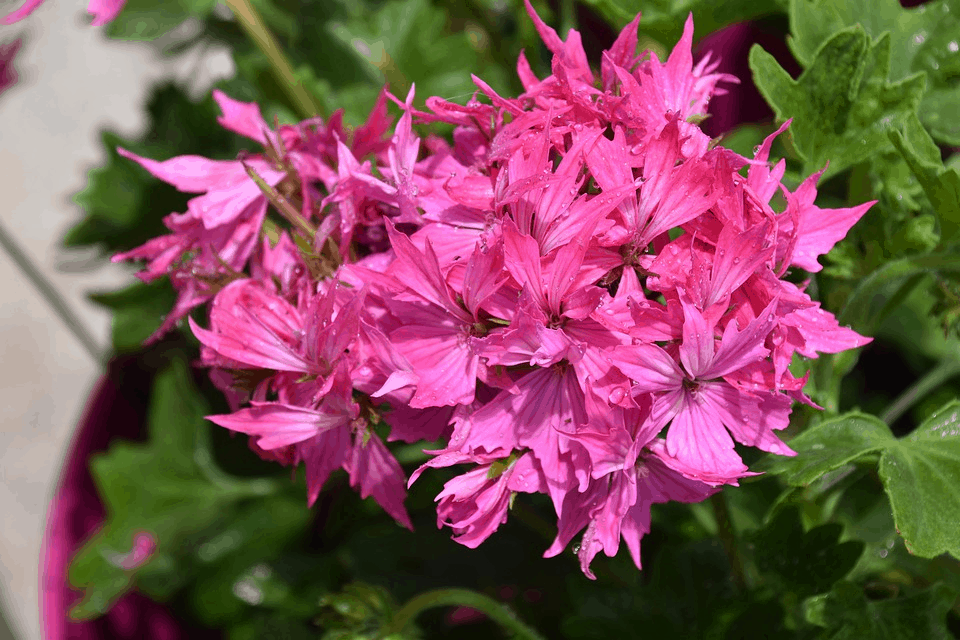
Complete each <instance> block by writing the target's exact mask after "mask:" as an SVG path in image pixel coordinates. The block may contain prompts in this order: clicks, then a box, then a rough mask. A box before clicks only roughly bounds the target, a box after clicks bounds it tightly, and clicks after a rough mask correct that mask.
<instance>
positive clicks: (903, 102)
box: [750, 26, 925, 176]
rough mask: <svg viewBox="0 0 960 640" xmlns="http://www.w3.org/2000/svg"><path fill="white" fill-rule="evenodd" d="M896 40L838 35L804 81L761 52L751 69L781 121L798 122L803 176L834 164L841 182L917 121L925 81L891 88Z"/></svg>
mask: <svg viewBox="0 0 960 640" xmlns="http://www.w3.org/2000/svg"><path fill="white" fill-rule="evenodd" d="M889 66H890V37H889V36H888V35H886V34H885V35H882V36H880V38H879V39H877V40H875V41H871V40H870V38H869V37H868V36H867V35H866V33H865V32H864V31H863V29H862V28H861V27H859V26H857V27H851V28H848V29H844V30H842V31H839V32H837V33H836V34H835V35H834V36H832V37H831V38H830V39H829V40H828V41H827V42H825V43H824V44H823V46H821V47H820V48H819V49H818V50H817V54H816V57H815V58H814V59H813V61H812V62H811V64H810V66H809V67H808V68H807V69H806V71H804V72H803V73H802V74H801V75H800V77H799V78H798V79H797V80H794V79H793V78H791V77H790V74H788V73H787V72H786V71H785V70H784V69H783V67H781V66H780V65H779V64H778V63H777V61H776V60H775V59H774V58H773V56H772V55H770V54H769V53H767V52H766V51H764V50H763V49H762V48H761V47H759V46H758V45H754V46H753V48H751V50H750V68H751V69H752V70H753V74H754V80H755V81H756V83H757V87H758V88H759V89H760V93H762V94H763V96H764V97H765V98H766V100H767V102H768V103H769V104H770V105H771V106H772V107H773V109H774V111H775V112H776V114H777V118H778V119H780V120H786V119H788V118H793V126H791V127H790V130H789V135H790V139H791V140H792V141H793V143H794V146H795V147H796V150H797V152H798V153H799V154H800V156H801V157H802V158H803V160H804V173H813V172H814V171H818V170H820V169H822V168H823V167H824V166H826V165H827V163H828V162H829V167H828V168H827V170H826V172H825V175H826V176H830V175H835V174H837V173H839V172H841V171H843V170H844V169H847V168H849V167H852V166H854V165H856V164H858V163H860V162H863V161H864V160H867V159H869V158H870V157H872V156H873V155H875V154H877V153H878V152H882V151H885V150H887V149H889V148H890V147H891V143H890V141H889V139H888V138H887V131H888V130H890V129H892V128H894V127H898V126H900V125H902V124H903V123H904V122H905V121H906V120H907V119H909V118H913V117H915V114H916V111H917V106H918V105H919V103H920V98H921V97H922V95H923V89H924V86H925V85H924V82H925V81H924V76H923V74H915V75H912V76H910V77H909V78H905V79H903V80H900V81H897V82H895V83H889V82H888V81H887V75H888V70H889Z"/></svg>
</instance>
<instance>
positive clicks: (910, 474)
mask: <svg viewBox="0 0 960 640" xmlns="http://www.w3.org/2000/svg"><path fill="white" fill-rule="evenodd" d="M789 444H790V447H791V448H793V449H794V450H795V451H796V452H797V456H796V457H794V458H785V457H781V456H770V457H768V458H766V459H765V460H764V461H763V462H762V464H761V465H759V466H758V468H759V469H760V470H764V471H768V472H770V473H775V474H779V475H782V476H783V478H784V480H786V481H787V482H788V483H789V484H791V485H794V486H805V485H809V484H810V483H811V482H813V481H814V480H816V479H818V478H820V477H821V476H823V475H824V474H825V473H827V472H829V471H832V470H834V469H837V468H839V467H841V466H843V465H845V464H849V463H851V462H854V461H856V460H860V459H863V458H864V457H865V456H868V455H870V454H876V453H879V454H880V462H879V473H880V479H881V480H882V481H883V486H884V489H885V490H886V492H887V495H888V496H889V498H890V504H891V507H892V509H893V518H894V523H895V525H896V528H897V530H898V531H899V532H900V534H901V535H902V536H903V538H904V542H905V543H906V545H907V548H908V549H909V550H910V552H911V553H913V554H915V555H918V556H921V557H924V558H931V557H934V556H937V555H940V554H941V553H949V554H951V555H953V556H954V557H955V558H960V526H957V523H960V401H956V400H954V401H953V402H951V403H949V404H947V405H946V406H945V407H943V408H942V409H940V410H939V411H937V412H935V413H934V414H933V415H932V416H930V418H928V419H927V420H926V421H924V423H923V424H921V425H920V426H919V427H917V428H916V429H915V430H914V431H913V432H912V433H911V434H909V435H907V436H905V437H903V438H900V439H897V438H894V437H893V434H892V433H891V432H890V429H889V428H888V427H887V426H886V425H885V424H884V423H883V422H881V421H880V420H879V419H878V418H875V417H874V416H870V415H867V414H862V413H854V414H849V415H846V416H841V417H839V418H835V419H833V420H828V421H826V422H824V423H823V424H820V425H817V426H815V427H813V428H811V429H808V430H807V431H804V432H803V433H802V434H800V435H799V436H797V437H796V438H794V439H793V440H791V441H790V443H789Z"/></svg>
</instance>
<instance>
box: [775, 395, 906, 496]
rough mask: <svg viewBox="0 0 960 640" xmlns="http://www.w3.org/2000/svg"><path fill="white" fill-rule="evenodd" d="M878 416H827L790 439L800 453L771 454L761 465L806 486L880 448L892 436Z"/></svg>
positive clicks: (793, 446) (797, 484) (790, 481)
mask: <svg viewBox="0 0 960 640" xmlns="http://www.w3.org/2000/svg"><path fill="white" fill-rule="evenodd" d="M892 438H893V435H892V434H891V433H890V429H889V427H887V425H885V424H884V423H883V422H881V421H880V420H879V419H878V418H876V417H874V416H871V415H867V414H865V413H853V414H847V415H845V416H842V417H839V418H834V419H833V420H827V421H826V422H823V423H821V424H819V425H817V426H816V427H813V428H811V429H807V430H806V431H804V432H803V433H801V434H800V435H798V436H797V437H796V438H794V439H793V440H791V441H790V447H791V448H792V449H793V450H794V451H796V452H797V454H798V455H797V456H795V457H792V458H789V457H785V456H768V457H767V458H764V464H763V465H762V466H760V467H759V468H761V469H763V470H765V471H770V472H771V473H776V474H779V475H782V476H783V477H784V480H786V481H787V482H788V483H789V484H791V485H793V486H795V487H801V486H807V485H809V484H810V483H812V482H813V481H814V480H816V479H817V478H819V477H820V476H822V475H823V474H825V473H827V472H829V471H833V470H834V469H838V468H839V467H842V466H844V465H846V464H849V463H851V462H854V461H856V460H858V459H859V458H862V457H863V456H865V455H867V454H869V453H873V452H876V451H880V450H881V449H882V448H883V447H884V446H885V445H886V444H887V443H888V442H889V441H890V440H891V439H892Z"/></svg>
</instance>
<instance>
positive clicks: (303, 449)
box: [296, 426, 351, 507]
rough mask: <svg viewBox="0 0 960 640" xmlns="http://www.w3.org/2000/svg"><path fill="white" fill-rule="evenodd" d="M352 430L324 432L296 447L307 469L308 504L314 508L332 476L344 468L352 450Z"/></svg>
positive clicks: (341, 429)
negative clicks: (348, 454)
mask: <svg viewBox="0 0 960 640" xmlns="http://www.w3.org/2000/svg"><path fill="white" fill-rule="evenodd" d="M350 438H351V436H350V429H349V428H347V427H346V426H344V427H341V428H339V429H330V430H329V431H324V432H322V433H320V434H319V435H317V436H314V437H313V438H311V439H309V440H305V441H303V442H301V443H300V444H298V445H296V447H297V452H298V454H299V456H300V458H301V459H302V460H303V462H304V465H305V466H306V468H307V504H308V505H309V506H311V507H312V506H313V504H314V503H315V502H316V501H317V498H318V497H319V496H320V490H321V489H322V488H323V485H324V483H325V482H326V481H327V478H329V477H330V474H331V473H333V472H334V471H335V470H337V469H339V468H340V467H341V466H343V465H344V464H345V462H346V459H347V452H348V451H349V450H350V447H351V444H350Z"/></svg>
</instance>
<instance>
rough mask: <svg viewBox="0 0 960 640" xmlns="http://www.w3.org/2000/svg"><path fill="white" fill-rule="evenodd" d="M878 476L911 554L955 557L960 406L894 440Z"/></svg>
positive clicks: (959, 539) (959, 547)
mask: <svg viewBox="0 0 960 640" xmlns="http://www.w3.org/2000/svg"><path fill="white" fill-rule="evenodd" d="M880 478H881V479H882V480H883V484H884V487H886V489H887V493H888V494H889V495H890V504H891V505H892V506H893V519H894V522H895V523H896V525H897V529H898V530H899V531H900V534H901V535H902V536H903V538H904V540H905V541H906V544H907V548H908V549H909V550H910V552H911V553H914V554H916V555H918V556H922V557H925V558H932V557H933V556H936V555H939V554H941V553H944V552H947V553H949V554H951V555H952V556H953V557H955V558H960V527H958V526H957V523H960V402H958V401H954V402H951V403H950V404H948V405H946V406H945V407H943V408H942V409H940V411H938V412H936V413H934V414H933V415H932V416H930V417H929V418H928V419H927V420H926V421H925V422H924V423H923V424H921V425H920V426H919V427H917V429H915V430H914V431H913V432H912V433H911V434H910V435H908V436H906V437H905V438H902V439H900V440H894V441H893V442H892V443H891V444H890V445H889V446H888V447H887V450H886V451H885V452H884V454H883V456H882V457H881V458H880Z"/></svg>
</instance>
